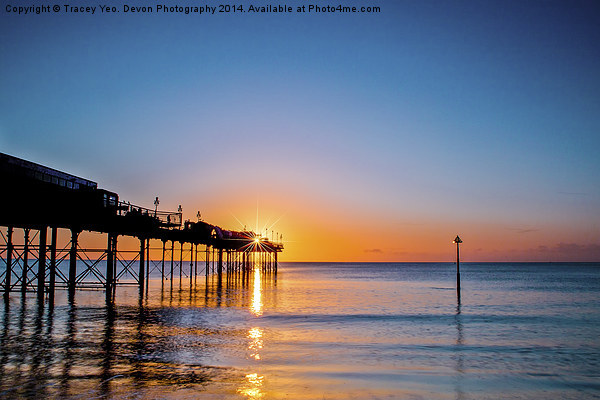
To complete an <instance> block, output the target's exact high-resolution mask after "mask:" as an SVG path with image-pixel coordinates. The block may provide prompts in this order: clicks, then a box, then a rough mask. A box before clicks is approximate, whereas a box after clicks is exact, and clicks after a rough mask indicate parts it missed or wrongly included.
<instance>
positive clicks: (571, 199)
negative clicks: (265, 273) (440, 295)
mask: <svg viewBox="0 0 600 400" xmlns="http://www.w3.org/2000/svg"><path fill="white" fill-rule="evenodd" d="M44 1H45V0H43V1H39V2H37V1H36V2H31V3H32V4H35V5H38V4H39V5H44V4H50V5H52V4H53V3H45V2H44ZM21 3H22V2H19V4H18V5H26V4H21ZM340 3H343V4H344V5H351V6H352V5H355V6H357V7H361V6H378V7H380V9H381V10H380V12H378V13H354V14H351V13H339V12H337V13H298V12H295V10H296V8H297V6H301V5H308V4H317V5H321V6H322V5H326V4H332V3H331V2H325V1H322V0H315V1H313V2H307V1H299V0H295V1H286V2H282V3H281V4H287V5H290V6H292V7H293V9H294V12H292V13H285V14H282V13H258V14H256V13H247V12H246V13H240V12H236V13H218V12H217V13H215V14H214V15H210V14H201V15H199V14H188V15H185V14H178V13H167V14H165V13H160V12H156V4H167V5H175V4H181V5H211V6H218V2H215V1H212V0H209V1H205V2H202V3H192V2H185V1H182V2H177V1H175V0H167V1H165V2H162V3H161V2H158V3H156V2H151V1H139V0H132V1H130V2H121V1H119V2H115V1H112V0H110V1H108V2H107V4H109V5H111V6H116V7H117V9H118V10H119V12H118V13H101V12H100V10H99V8H98V4H99V3H92V2H88V1H86V0H76V1H74V2H72V3H71V4H72V5H79V6H81V5H90V6H96V7H97V9H96V12H95V14H93V15H90V14H85V13H66V12H64V10H63V9H62V8H63V7H62V6H61V11H60V12H58V13H54V12H47V13H42V14H39V15H36V14H33V15H31V14H28V15H18V14H16V13H14V12H8V10H7V5H10V4H11V2H10V0H2V9H1V10H0V151H1V152H4V153H8V154H11V155H13V156H17V157H20V158H24V159H27V160H30V161H34V162H37V163H40V164H44V165H47V166H50V167H53V168H56V169H59V170H62V171H65V172H69V173H72V174H74V175H78V176H81V177H85V178H88V179H91V180H94V181H96V182H98V184H99V186H100V187H102V188H105V189H108V190H112V191H115V192H117V193H118V194H119V196H120V198H121V199H122V200H126V201H130V202H131V203H133V204H137V205H141V206H146V207H149V208H151V207H152V206H153V200H154V198H155V197H156V196H158V197H159V199H160V202H161V203H160V207H161V208H163V209H167V210H175V209H177V206H178V205H179V204H181V205H182V207H183V212H184V219H191V220H195V218H196V213H197V212H198V211H200V212H201V214H202V218H203V219H204V220H205V221H207V222H209V223H212V224H215V225H219V226H221V227H223V228H225V229H242V228H243V225H246V226H247V227H248V228H250V229H258V230H262V231H263V232H265V233H268V235H269V236H270V237H271V235H274V234H275V232H277V234H281V235H283V240H284V243H285V251H284V253H283V254H282V256H281V259H282V260H284V261H452V259H453V257H454V251H455V249H454V247H453V244H452V239H453V238H454V237H455V236H456V235H457V234H459V235H460V236H461V238H462V239H463V242H464V243H463V244H462V245H461V254H462V258H463V259H464V260H465V261H600V157H599V156H598V153H599V149H600V46H599V45H598V43H600V5H599V4H598V2H596V1H592V0H590V1H578V0H576V1H569V2H565V1H548V0H543V1H542V0H540V1H535V0H532V1H526V2H522V1H499V0H498V1H495V0H494V1H485V2H481V1H452V2H448V1H428V0H425V1H396V0H394V1H392V0H363V1H350V0H345V1H341V2H340ZM15 4H16V3H15ZM123 4H128V5H138V6H141V5H145V6H152V7H154V8H155V9H154V12H153V13H137V14H132V13H125V12H123V9H122V5H123ZM236 4H239V5H242V6H243V7H245V8H246V9H247V8H248V7H249V5H250V4H254V5H259V6H262V5H268V4H279V3H276V2H266V1H262V0H257V1H255V2H249V1H246V0H243V1H239V2H238V3H236ZM336 4H337V3H336ZM257 220H258V223H257Z"/></svg>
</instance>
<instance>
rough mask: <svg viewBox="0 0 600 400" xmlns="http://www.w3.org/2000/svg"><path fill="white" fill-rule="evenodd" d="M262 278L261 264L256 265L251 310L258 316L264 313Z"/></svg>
mask: <svg viewBox="0 0 600 400" xmlns="http://www.w3.org/2000/svg"><path fill="white" fill-rule="evenodd" d="M261 278H262V276H261V272H260V266H256V267H254V290H253V292H252V306H251V307H250V312H252V314H254V315H256V316H257V317H260V316H261V315H262V313H263V303H262V288H261Z"/></svg>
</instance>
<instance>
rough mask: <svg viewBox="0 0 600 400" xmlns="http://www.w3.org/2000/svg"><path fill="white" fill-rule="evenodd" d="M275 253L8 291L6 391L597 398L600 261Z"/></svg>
mask: <svg viewBox="0 0 600 400" xmlns="http://www.w3.org/2000/svg"><path fill="white" fill-rule="evenodd" d="M460 272H461V289H460V293H459V292H457V287H456V265H455V264H453V263H280V265H279V268H278V271H277V273H275V272H267V271H265V270H263V269H262V268H260V267H257V268H255V269H254V271H252V272H250V273H247V274H230V275H227V274H224V275H223V276H221V277H220V278H219V277H218V276H214V275H210V276H208V277H205V276H204V274H202V275H200V276H198V277H197V278H196V279H191V280H190V279H189V278H187V277H183V278H182V279H181V280H180V279H179V278H178V277H176V279H173V280H166V281H162V280H161V279H160V277H158V278H157V277H153V278H152V279H151V281H150V282H149V288H148V291H147V292H146V293H145V294H144V295H143V296H142V297H140V296H139V292H138V289H137V288H135V287H118V288H117V292H116V296H115V298H114V300H112V301H108V302H107V301H106V296H105V293H104V292H103V291H101V290H96V291H89V290H88V291H84V290H81V291H77V292H76V293H75V296H74V298H69V296H68V295H67V293H66V292H65V291H57V293H56V296H55V299H54V302H53V304H51V303H50V302H49V299H48V298H45V299H44V300H43V301H39V300H38V299H37V296H36V295H35V294H34V293H28V294H27V295H25V296H21V294H20V293H11V295H10V298H9V300H8V301H2V300H0V302H1V303H2V304H1V305H0V398H2V399H12V398H32V399H46V398H50V399H319V400H323V399H544V400H546V399H598V398H600V263H461V271H460Z"/></svg>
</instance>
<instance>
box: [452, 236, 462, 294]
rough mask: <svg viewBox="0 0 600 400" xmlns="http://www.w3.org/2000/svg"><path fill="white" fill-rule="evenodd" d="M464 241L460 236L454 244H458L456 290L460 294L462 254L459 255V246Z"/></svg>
mask: <svg viewBox="0 0 600 400" xmlns="http://www.w3.org/2000/svg"><path fill="white" fill-rule="evenodd" d="M462 242H463V241H462V240H461V239H460V237H459V236H458V235H456V237H455V238H454V240H453V241H452V243H456V290H457V291H458V292H460V253H459V245H460V244H461V243H462Z"/></svg>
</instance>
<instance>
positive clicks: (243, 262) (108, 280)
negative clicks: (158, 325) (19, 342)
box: [0, 153, 283, 297]
mask: <svg viewBox="0 0 600 400" xmlns="http://www.w3.org/2000/svg"><path fill="white" fill-rule="evenodd" d="M0 187H1V188H2V194H1V195H0V235H1V236H0V263H2V264H4V266H5V269H4V270H3V271H1V270H0V290H1V291H3V292H4V295H5V297H6V296H8V294H9V293H10V292H11V291H21V292H22V293H23V294H24V293H26V292H29V291H35V292H37V293H38V295H39V296H44V294H45V293H48V294H49V295H50V296H53V295H54V291H55V289H56V288H67V289H68V290H69V292H70V294H72V293H74V291H75V289H78V288H102V289H105V290H106V293H107V296H112V295H114V290H115V287H116V286H117V285H120V284H134V285H138V286H139V288H140V294H143V293H144V289H145V285H146V286H147V283H148V279H149V276H150V274H151V273H152V272H154V271H157V270H160V273H161V278H162V280H163V284H164V282H165V281H166V280H170V283H171V285H173V281H174V280H176V279H177V275H178V277H179V283H180V284H181V282H182V277H184V276H185V277H186V278H189V283H190V285H192V282H193V281H195V280H196V279H197V277H198V276H199V275H202V273H204V275H206V276H208V275H209V274H211V273H214V274H218V275H221V274H223V273H237V272H240V273H247V272H249V271H250V270H252V269H253V268H254V267H255V265H260V266H261V268H263V269H264V270H265V271H275V272H276V271H277V255H278V253H279V252H281V251H283V244H282V242H281V241H280V240H279V237H278V240H274V238H273V239H272V240H269V239H268V238H267V237H263V236H261V235H260V234H257V233H255V232H252V231H230V230H224V229H221V228H220V227H218V226H215V225H211V224H208V223H206V222H203V221H200V220H198V221H197V222H191V221H185V222H183V221H182V212H181V206H180V208H179V210H178V211H176V212H170V211H160V210H157V209H154V210H152V209H148V208H144V207H139V206H136V205H132V204H130V203H128V202H123V201H120V200H119V196H118V195H117V193H114V192H110V191H108V190H104V189H100V188H98V185H97V183H96V182H93V181H90V180H87V179H83V178H79V177H76V176H73V175H70V174H67V173H64V172H61V171H57V170H55V169H52V168H49V167H45V166H42V165H39V164H35V163H33V162H30V161H26V160H22V159H19V158H16V157H13V156H9V155H6V154H3V153H0ZM155 205H156V206H157V205H158V202H156V204H155ZM48 230H49V231H50V234H49V235H48ZM84 231H89V232H95V233H101V234H105V235H106V239H105V241H104V242H103V243H106V246H101V247H99V248H82V247H81V246H80V243H79V240H80V235H81V233H82V232H84ZM48 236H49V237H48ZM64 236H67V239H66V240H63V241H62V242H67V243H66V244H64V243H59V242H61V241H60V238H61V237H63V238H64ZM120 236H121V237H133V238H136V239H137V240H138V241H139V250H138V249H136V250H131V249H128V250H121V249H119V248H118V238H119V237H120ZM21 238H22V240H21ZM69 238H70V240H69ZM151 242H154V243H157V242H158V243H160V245H159V246H158V247H152V248H151V246H150V245H151ZM150 250H153V252H154V253H156V252H158V251H159V250H161V254H162V257H161V259H160V260H156V259H155V260H151V257H150ZM184 261H185V262H188V261H189V269H188V268H187V266H186V267H184ZM65 263H66V264H68V270H67V271H66V272H65V269H66V268H60V267H61V266H62V265H64V264H65ZM82 264H83V265H84V266H85V267H83V268H81V265H82ZM199 264H200V265H199ZM0 265H1V264H0ZM103 267H104V268H103Z"/></svg>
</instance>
